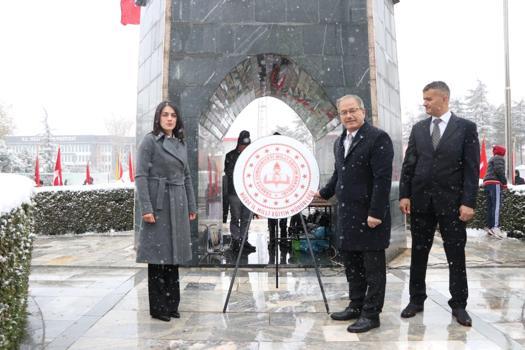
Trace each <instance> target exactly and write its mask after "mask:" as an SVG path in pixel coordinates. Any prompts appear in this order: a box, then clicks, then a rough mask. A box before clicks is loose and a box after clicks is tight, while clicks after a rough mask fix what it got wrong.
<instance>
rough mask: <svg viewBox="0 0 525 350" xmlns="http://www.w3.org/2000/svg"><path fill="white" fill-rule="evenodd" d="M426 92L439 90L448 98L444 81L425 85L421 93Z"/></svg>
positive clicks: (448, 92)
mask: <svg viewBox="0 0 525 350" xmlns="http://www.w3.org/2000/svg"><path fill="white" fill-rule="evenodd" d="M428 90H439V91H441V92H443V93H444V94H445V95H447V96H448V97H450V88H449V87H448V85H447V84H446V83H445V82H444V81H433V82H431V83H429V84H427V85H426V86H425V87H424V88H423V92H427V91H428Z"/></svg>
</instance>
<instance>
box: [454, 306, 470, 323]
mask: <svg viewBox="0 0 525 350" xmlns="http://www.w3.org/2000/svg"><path fill="white" fill-rule="evenodd" d="M452 316H454V317H455V318H456V321H458V323H459V324H462V325H463V326H465V327H472V319H471V318H470V316H469V314H468V312H467V310H465V309H453V310H452Z"/></svg>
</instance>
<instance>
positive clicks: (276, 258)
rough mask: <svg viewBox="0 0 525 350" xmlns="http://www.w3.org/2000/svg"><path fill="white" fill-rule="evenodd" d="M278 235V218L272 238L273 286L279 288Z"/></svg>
mask: <svg viewBox="0 0 525 350" xmlns="http://www.w3.org/2000/svg"><path fill="white" fill-rule="evenodd" d="M278 237H279V219H277V223H276V224H275V239H274V242H275V244H274V248H273V249H274V252H275V253H274V256H275V288H276V289H277V288H279V256H278V253H279V252H278V248H277V246H278V245H279V244H278V243H281V240H280V239H279V238H278Z"/></svg>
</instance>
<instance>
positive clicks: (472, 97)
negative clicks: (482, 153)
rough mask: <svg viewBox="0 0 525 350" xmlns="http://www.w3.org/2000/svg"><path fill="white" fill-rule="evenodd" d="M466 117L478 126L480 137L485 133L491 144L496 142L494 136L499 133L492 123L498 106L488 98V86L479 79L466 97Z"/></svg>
mask: <svg viewBox="0 0 525 350" xmlns="http://www.w3.org/2000/svg"><path fill="white" fill-rule="evenodd" d="M465 112H466V114H465V118H467V119H469V120H472V121H473V122H474V123H476V124H477V126H478V134H479V135H480V138H483V136H484V135H485V137H486V139H487V141H488V143H489V144H494V143H495V142H494V140H493V138H494V137H497V135H496V134H495V133H494V130H493V129H492V127H491V123H492V122H495V119H496V118H497V116H496V113H495V112H496V108H495V107H494V106H492V105H491V104H490V103H489V101H488V99H487V86H486V85H485V84H484V83H483V82H481V81H480V80H478V85H477V86H476V87H475V88H474V89H472V90H469V93H468V95H467V96H466V97H465Z"/></svg>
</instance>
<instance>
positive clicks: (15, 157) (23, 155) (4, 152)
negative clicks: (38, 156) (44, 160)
mask: <svg viewBox="0 0 525 350" xmlns="http://www.w3.org/2000/svg"><path fill="white" fill-rule="evenodd" d="M33 163H34V160H33V158H32V156H31V155H30V154H29V152H27V151H23V152H19V153H15V152H14V151H13V150H11V149H9V148H8V147H7V146H6V144H5V142H4V141H3V140H0V173H22V174H30V173H32V172H33V170H34V168H33V166H34V164H33Z"/></svg>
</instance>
